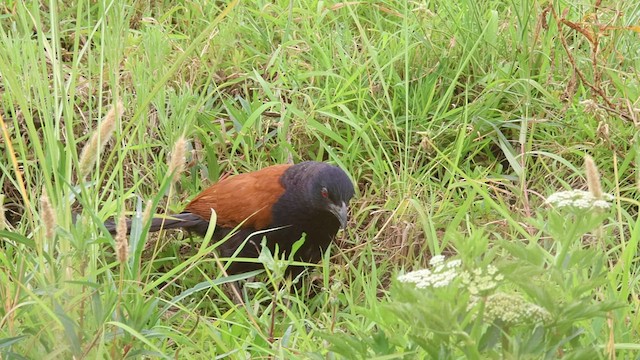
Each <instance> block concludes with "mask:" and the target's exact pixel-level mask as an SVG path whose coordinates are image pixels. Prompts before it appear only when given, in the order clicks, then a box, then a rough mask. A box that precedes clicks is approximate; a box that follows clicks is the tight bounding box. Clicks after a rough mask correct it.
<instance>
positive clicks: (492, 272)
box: [460, 265, 504, 296]
mask: <svg viewBox="0 0 640 360" xmlns="http://www.w3.org/2000/svg"><path fill="white" fill-rule="evenodd" d="M460 278H461V279H462V285H464V286H466V287H467V290H469V293H470V294H471V295H472V296H479V295H485V294H487V293H489V292H490V291H491V290H493V289H495V288H497V287H498V285H499V284H500V282H501V281H502V280H504V275H502V274H500V273H498V268H497V267H495V266H493V265H489V266H487V268H486V269H481V268H477V269H474V270H473V271H471V272H469V271H465V272H463V273H462V274H461V275H460Z"/></svg>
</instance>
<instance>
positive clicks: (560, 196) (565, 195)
mask: <svg viewBox="0 0 640 360" xmlns="http://www.w3.org/2000/svg"><path fill="white" fill-rule="evenodd" d="M613 199H614V197H613V195H611V194H606V193H605V194H602V198H601V199H597V198H596V197H595V196H593V194H592V193H590V192H589V191H584V190H570V191H559V192H556V193H553V194H551V195H550V196H549V197H548V198H547V201H545V203H547V204H549V205H551V206H553V207H556V208H566V207H569V208H576V209H581V210H587V209H591V208H596V209H602V210H606V209H609V208H610V207H611V201H613Z"/></svg>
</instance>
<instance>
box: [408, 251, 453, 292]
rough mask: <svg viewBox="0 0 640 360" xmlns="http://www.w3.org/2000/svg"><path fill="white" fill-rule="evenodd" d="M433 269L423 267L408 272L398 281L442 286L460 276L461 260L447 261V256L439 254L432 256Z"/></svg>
mask: <svg viewBox="0 0 640 360" xmlns="http://www.w3.org/2000/svg"><path fill="white" fill-rule="evenodd" d="M429 264H430V265H431V266H432V267H434V268H433V270H431V269H421V270H416V271H412V272H409V273H406V274H404V275H401V276H399V277H398V281H400V282H404V283H413V284H414V285H415V286H416V287H417V288H419V289H424V288H441V287H445V286H447V285H449V284H450V283H451V282H453V280H455V279H456V278H457V277H458V274H459V271H458V267H459V266H460V264H461V261H460V260H451V261H448V262H445V257H444V256H442V255H437V256H434V257H432V258H431V260H430V261H429Z"/></svg>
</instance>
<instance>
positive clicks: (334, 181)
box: [288, 161, 354, 228]
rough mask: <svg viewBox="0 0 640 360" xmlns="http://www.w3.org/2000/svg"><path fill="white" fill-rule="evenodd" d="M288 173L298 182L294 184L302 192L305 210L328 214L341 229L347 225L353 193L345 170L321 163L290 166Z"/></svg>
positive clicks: (311, 162)
mask: <svg viewBox="0 0 640 360" xmlns="http://www.w3.org/2000/svg"><path fill="white" fill-rule="evenodd" d="M288 172H290V173H291V174H292V175H294V177H295V178H297V179H296V180H298V181H295V180H294V181H293V182H294V184H295V185H297V186H299V187H301V188H302V189H301V190H303V192H302V193H303V194H304V201H305V202H306V203H307V206H308V207H311V208H313V209H314V210H316V211H326V212H330V213H331V214H333V215H334V216H335V217H336V218H337V219H338V221H340V226H341V227H342V228H344V227H345V226H346V225H347V210H348V205H349V201H350V200H351V198H352V197H353V195H354V189H353V184H352V183H351V180H350V179H349V177H348V176H347V174H346V173H345V172H344V170H342V169H340V168H339V167H337V166H333V165H329V164H326V163H322V162H315V161H307V162H303V163H299V164H297V165H294V166H292V167H291V168H290V169H289V171H288ZM291 180H293V179H291Z"/></svg>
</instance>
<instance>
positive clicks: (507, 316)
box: [476, 292, 552, 326]
mask: <svg viewBox="0 0 640 360" xmlns="http://www.w3.org/2000/svg"><path fill="white" fill-rule="evenodd" d="M476 301H478V300H476ZM484 315H485V319H487V321H497V320H499V321H502V322H503V323H504V324H505V325H507V326H514V325H521V324H530V323H539V322H542V323H547V322H549V321H551V319H552V317H551V314H550V313H549V312H548V311H547V310H546V309H544V308H543V307H541V306H538V305H536V304H534V303H531V302H529V301H527V300H525V299H524V298H523V297H522V296H520V295H518V294H507V293H503V292H497V293H495V294H493V295H490V296H488V297H487V298H486V304H485V313H484Z"/></svg>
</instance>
